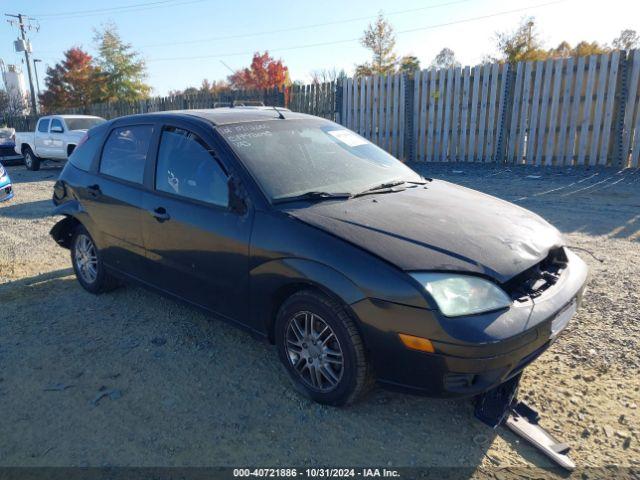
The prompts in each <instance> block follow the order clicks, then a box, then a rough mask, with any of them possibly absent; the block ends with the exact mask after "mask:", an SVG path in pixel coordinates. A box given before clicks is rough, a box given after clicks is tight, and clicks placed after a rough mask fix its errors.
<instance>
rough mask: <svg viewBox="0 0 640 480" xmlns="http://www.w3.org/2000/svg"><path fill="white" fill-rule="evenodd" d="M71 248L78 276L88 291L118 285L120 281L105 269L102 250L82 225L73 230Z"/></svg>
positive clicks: (99, 291) (109, 288) (95, 292)
mask: <svg viewBox="0 0 640 480" xmlns="http://www.w3.org/2000/svg"><path fill="white" fill-rule="evenodd" d="M70 250H71V263H72V264H73V270H74V272H75V273H76V278H77V279H78V282H79V283H80V285H82V288H84V289H85V290H86V291H87V292H90V293H93V294H99V293H105V292H109V291H111V290H113V289H114V288H117V287H118V281H117V280H116V278H114V277H113V276H112V275H110V274H109V273H107V271H106V270H105V267H104V264H103V263H102V255H101V253H100V250H99V249H98V247H97V246H96V244H95V242H94V241H93V238H91V235H89V232H88V231H87V229H86V228H84V227H83V226H82V225H78V226H77V227H76V229H75V231H74V232H73V236H72V238H71V249H70Z"/></svg>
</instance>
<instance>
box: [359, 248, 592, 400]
mask: <svg viewBox="0 0 640 480" xmlns="http://www.w3.org/2000/svg"><path fill="white" fill-rule="evenodd" d="M567 253H568V257H569V262H568V266H567V268H566V270H565V271H564V272H563V275H562V277H561V279H560V281H559V282H558V283H557V284H556V285H554V286H553V287H552V288H550V289H549V290H547V291H546V292H544V293H543V294H542V295H541V296H539V297H537V298H535V299H533V300H529V301H527V302H522V303H518V304H514V305H513V306H512V307H511V308H510V309H509V310H507V311H503V312H498V313H490V314H483V315H475V316H470V317H458V318H455V319H454V318H447V317H443V316H442V315H441V314H440V313H439V312H437V311H434V310H424V309H420V308H414V307H408V306H405V305H399V304H395V303H390V302H384V301H379V300H372V299H366V300H362V301H360V302H357V303H355V304H353V305H352V308H353V310H354V312H355V314H356V315H357V316H358V318H359V319H360V321H361V328H362V330H363V332H362V333H363V336H364V341H365V344H366V346H367V349H368V351H369V353H370V357H371V359H372V361H373V365H374V369H375V371H376V374H377V376H378V380H379V382H380V383H383V384H386V385H388V386H390V387H395V388H398V389H402V390H408V391H412V392H414V393H422V394H427V395H430V396H437V397H464V396H473V395H477V394H479V393H482V392H485V391H487V390H489V389H491V388H493V387H495V386H497V385H499V384H501V383H503V382H505V381H507V380H508V379H509V378H511V377H513V376H514V375H517V374H518V373H520V372H521V371H522V370H523V369H524V368H525V367H526V366H527V365H529V364H530V363H531V362H533V361H534V360H535V359H536V358H538V357H539V356H540V355H541V354H542V353H543V352H544V351H545V350H546V349H547V348H548V347H549V346H550V345H551V344H552V343H553V342H554V341H555V340H556V339H557V338H558V335H559V334H560V332H561V331H562V330H564V328H565V327H566V326H567V324H568V322H569V320H570V319H571V317H572V316H573V314H574V313H575V311H576V309H577V308H578V307H579V306H580V304H581V302H582V296H583V293H584V288H585V284H586V281H587V273H588V270H587V266H586V265H585V263H584V262H583V261H582V260H581V259H580V258H579V257H578V256H577V255H575V254H574V253H572V252H567ZM398 333H407V334H410V335H415V336H420V337H424V338H428V339H430V340H431V341H432V343H433V345H434V347H435V350H436V351H435V353H425V352H421V351H416V350H410V349H407V348H406V347H405V346H404V345H403V344H402V343H401V341H400V340H399V338H398Z"/></svg>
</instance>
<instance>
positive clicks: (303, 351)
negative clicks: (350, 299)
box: [275, 290, 373, 406]
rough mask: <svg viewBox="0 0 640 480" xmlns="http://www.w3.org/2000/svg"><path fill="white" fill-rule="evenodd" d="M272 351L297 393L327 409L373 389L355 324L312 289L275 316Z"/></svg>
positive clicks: (343, 310) (334, 303)
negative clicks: (275, 348) (326, 406)
mask: <svg viewBox="0 0 640 480" xmlns="http://www.w3.org/2000/svg"><path fill="white" fill-rule="evenodd" d="M275 327H276V328H275V338H276V346H277V349H278V355H279V357H280V360H281V361H282V363H283V364H284V366H285V368H286V370H287V372H288V373H289V376H290V377H291V380H292V381H293V384H294V386H295V387H296V389H297V390H298V391H299V392H300V393H302V394H303V395H304V396H306V397H307V398H310V399H312V400H314V401H316V402H318V403H322V404H326V405H335V406H339V405H347V404H351V403H354V402H355V401H356V400H358V399H359V398H361V397H362V396H363V395H364V394H365V393H366V392H367V391H368V390H369V389H370V387H371V386H372V385H373V375H372V372H371V368H370V365H369V363H368V361H367V358H366V353H365V349H364V344H363V342H362V338H361V337H360V334H359V332H358V329H357V328H356V325H355V323H354V321H353V319H352V318H351V316H350V315H349V312H348V311H347V310H346V308H345V306H344V305H342V304H340V303H339V302H337V301H335V300H333V299H331V298H329V297H327V296H325V295H322V294H320V293H317V292H315V291H311V290H305V291H301V292H297V293H295V294H293V295H292V296H291V297H289V299H287V301H286V302H285V303H284V304H283V305H282V307H281V308H280V311H279V312H278V317H277V319H276V326H275Z"/></svg>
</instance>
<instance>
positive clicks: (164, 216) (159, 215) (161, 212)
mask: <svg viewBox="0 0 640 480" xmlns="http://www.w3.org/2000/svg"><path fill="white" fill-rule="evenodd" d="M149 213H150V214H151V215H153V217H154V218H155V219H156V220H157V221H159V222H160V223H162V222H166V221H167V220H169V219H170V218H171V215H169V214H168V213H167V210H166V209H165V208H164V207H158V208H156V209H155V210H151V211H150V212H149Z"/></svg>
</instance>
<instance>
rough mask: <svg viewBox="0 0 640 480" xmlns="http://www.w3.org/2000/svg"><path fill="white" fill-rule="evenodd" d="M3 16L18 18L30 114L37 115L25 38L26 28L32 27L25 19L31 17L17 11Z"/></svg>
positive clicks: (10, 22) (27, 43) (11, 22)
mask: <svg viewBox="0 0 640 480" xmlns="http://www.w3.org/2000/svg"><path fill="white" fill-rule="evenodd" d="M5 16H7V17H12V18H17V19H18V22H17V25H18V29H19V30H20V38H21V39H22V42H23V44H24V59H25V63H26V64H27V75H28V76H29V90H30V92H31V114H32V115H37V114H38V105H37V103H36V91H35V89H34V88H33V78H32V77H31V59H30V58H29V53H30V52H29V48H30V47H29V41H28V40H27V33H26V31H25V30H26V29H29V30H31V28H33V27H32V26H31V24H26V23H25V20H32V19H31V18H28V17H25V16H24V15H22V14H21V13H18V14H17V15H11V14H9V13H5ZM7 21H8V22H9V24H11V25H13V24H14V23H16V21H15V20H7Z"/></svg>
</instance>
